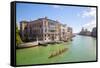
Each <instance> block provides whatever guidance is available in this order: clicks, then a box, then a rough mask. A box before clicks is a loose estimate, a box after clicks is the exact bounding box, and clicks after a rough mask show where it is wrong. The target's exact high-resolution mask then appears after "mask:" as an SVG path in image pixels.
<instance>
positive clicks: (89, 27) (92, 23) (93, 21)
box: [83, 19, 96, 31]
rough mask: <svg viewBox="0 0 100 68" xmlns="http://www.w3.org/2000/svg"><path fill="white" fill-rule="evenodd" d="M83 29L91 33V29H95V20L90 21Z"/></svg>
mask: <svg viewBox="0 0 100 68" xmlns="http://www.w3.org/2000/svg"><path fill="white" fill-rule="evenodd" d="M83 27H84V28H86V29H88V30H89V31H91V30H92V29H93V27H96V20H95V19H94V20H92V21H90V22H89V23H87V24H85V25H83Z"/></svg>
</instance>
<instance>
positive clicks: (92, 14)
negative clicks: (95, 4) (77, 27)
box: [82, 8, 96, 31]
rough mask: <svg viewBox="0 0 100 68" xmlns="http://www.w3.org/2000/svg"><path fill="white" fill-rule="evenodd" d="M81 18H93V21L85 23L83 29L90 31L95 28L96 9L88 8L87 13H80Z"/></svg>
mask: <svg viewBox="0 0 100 68" xmlns="http://www.w3.org/2000/svg"><path fill="white" fill-rule="evenodd" d="M82 17H83V18H89V17H93V19H91V20H90V22H87V24H84V25H83V27H84V28H86V29H88V30H89V31H91V30H92V29H93V27H96V8H89V10H88V11H84V12H83V13H82Z"/></svg>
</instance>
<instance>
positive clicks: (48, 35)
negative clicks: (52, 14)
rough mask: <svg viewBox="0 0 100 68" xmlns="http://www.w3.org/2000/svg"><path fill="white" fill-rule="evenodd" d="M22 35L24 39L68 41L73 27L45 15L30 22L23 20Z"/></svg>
mask: <svg viewBox="0 0 100 68" xmlns="http://www.w3.org/2000/svg"><path fill="white" fill-rule="evenodd" d="M20 35H21V37H22V40H25V39H28V40H31V41H36V40H39V41H67V40H68V38H71V36H72V28H71V27H67V26H66V25H63V24H61V23H60V22H58V21H54V20H51V19H48V18H47V17H45V18H39V19H37V20H34V21H30V22H28V21H21V22H20Z"/></svg>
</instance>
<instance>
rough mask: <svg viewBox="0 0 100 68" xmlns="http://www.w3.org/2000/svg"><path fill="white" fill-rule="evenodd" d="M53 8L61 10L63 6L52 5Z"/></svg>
mask: <svg viewBox="0 0 100 68" xmlns="http://www.w3.org/2000/svg"><path fill="white" fill-rule="evenodd" d="M52 7H53V8H60V7H61V6H59V5H52Z"/></svg>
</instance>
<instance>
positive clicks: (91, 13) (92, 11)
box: [82, 8, 96, 18]
mask: <svg viewBox="0 0 100 68" xmlns="http://www.w3.org/2000/svg"><path fill="white" fill-rule="evenodd" d="M91 16H92V17H94V18H95V17H96V8H90V9H89V11H84V12H83V13H82V17H91Z"/></svg>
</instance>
